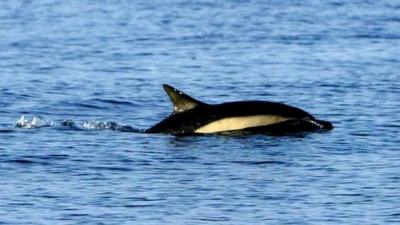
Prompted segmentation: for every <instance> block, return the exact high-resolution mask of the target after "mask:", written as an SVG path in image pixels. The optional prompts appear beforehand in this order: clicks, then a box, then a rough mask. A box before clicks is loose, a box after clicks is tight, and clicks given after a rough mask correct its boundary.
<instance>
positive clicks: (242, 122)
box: [195, 115, 291, 133]
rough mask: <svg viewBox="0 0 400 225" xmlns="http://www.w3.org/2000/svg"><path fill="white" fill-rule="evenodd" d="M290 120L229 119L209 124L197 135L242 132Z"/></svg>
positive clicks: (274, 117)
mask: <svg viewBox="0 0 400 225" xmlns="http://www.w3.org/2000/svg"><path fill="white" fill-rule="evenodd" d="M289 119H291V118H287V117H281V116H276V115H257V116H239V117H228V118H224V119H220V120H216V121H213V122H211V123H208V124H206V125H204V126H202V127H200V128H198V129H197V130H195V133H216V132H223V131H231V130H242V129H245V128H249V127H259V126H267V125H272V124H276V123H280V122H284V121H287V120H289Z"/></svg>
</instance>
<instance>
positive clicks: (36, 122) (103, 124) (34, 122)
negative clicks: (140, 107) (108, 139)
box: [15, 116, 142, 132]
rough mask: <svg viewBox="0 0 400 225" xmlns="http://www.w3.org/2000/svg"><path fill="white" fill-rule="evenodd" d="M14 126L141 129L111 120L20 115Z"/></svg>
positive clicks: (125, 130) (117, 129) (123, 130)
mask: <svg viewBox="0 0 400 225" xmlns="http://www.w3.org/2000/svg"><path fill="white" fill-rule="evenodd" d="M15 127H17V128H22V129H36V128H42V127H55V128H64V129H65V128H67V129H74V130H114V131H120V132H142V130H140V129H137V128H134V127H131V126H129V125H126V124H122V123H117V122H112V121H96V120H88V121H74V120H59V121H47V120H46V119H44V118H43V117H40V116H32V117H26V116H21V117H20V118H19V119H18V120H17V122H16V123H15Z"/></svg>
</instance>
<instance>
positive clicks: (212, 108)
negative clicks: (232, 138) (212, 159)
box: [146, 101, 333, 134]
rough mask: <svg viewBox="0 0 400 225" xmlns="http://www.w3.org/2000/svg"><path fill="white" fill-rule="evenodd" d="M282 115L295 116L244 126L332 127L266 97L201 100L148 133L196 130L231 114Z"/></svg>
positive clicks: (262, 129) (274, 130) (268, 129)
mask: <svg viewBox="0 0 400 225" xmlns="http://www.w3.org/2000/svg"><path fill="white" fill-rule="evenodd" d="M262 114H264V115H278V116H282V117H287V118H294V119H292V120H288V121H285V122H281V123H278V124H273V125H268V126H259V127H251V128H246V129H243V130H242V131H244V132H246V133H269V134H283V133H294V132H303V131H313V130H319V129H328V130H330V129H332V128H333V126H332V124H331V123H330V122H326V121H321V120H317V119H315V118H314V117H313V116H312V115H310V114H309V113H307V112H305V111H303V110H301V109H299V108H296V107H292V106H288V105H285V104H282V103H275V102H265V101H242V102H228V103H223V104H217V105H208V104H204V103H203V104H200V105H199V106H197V107H195V108H193V109H190V110H187V111H184V112H181V113H172V114H171V115H169V116H168V117H167V118H165V119H164V120H162V121H161V122H159V123H157V124H156V125H154V126H153V127H151V128H150V129H148V130H147V131H146V132H147V133H172V134H193V133H194V131H195V130H196V129H198V128H200V127H202V126H203V125H205V124H207V123H210V122H212V121H216V120H219V119H223V118H228V117H240V116H253V115H262Z"/></svg>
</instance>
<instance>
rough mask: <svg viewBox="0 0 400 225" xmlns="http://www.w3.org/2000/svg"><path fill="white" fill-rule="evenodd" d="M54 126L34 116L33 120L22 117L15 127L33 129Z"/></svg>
mask: <svg viewBox="0 0 400 225" xmlns="http://www.w3.org/2000/svg"><path fill="white" fill-rule="evenodd" d="M51 125H52V124H51V123H50V122H48V121H46V120H45V119H43V118H42V117H39V116H33V117H31V118H29V117H28V118H26V117H25V116H21V117H20V118H19V119H18V121H17V122H16V123H15V126H16V127H18V128H23V129H33V128H40V127H49V126H51Z"/></svg>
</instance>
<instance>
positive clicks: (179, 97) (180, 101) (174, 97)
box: [163, 84, 205, 113]
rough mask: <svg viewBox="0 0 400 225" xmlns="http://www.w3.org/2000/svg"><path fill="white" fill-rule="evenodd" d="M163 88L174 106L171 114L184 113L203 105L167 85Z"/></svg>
mask: <svg viewBox="0 0 400 225" xmlns="http://www.w3.org/2000/svg"><path fill="white" fill-rule="evenodd" d="M163 87H164V90H165V92H167V94H168V96H169V98H170V99H171V101H172V103H173V105H174V112H173V113H180V112H184V111H187V110H189V109H193V108H195V107H197V106H199V105H204V104H205V103H203V102H200V101H198V100H196V99H194V98H192V97H190V96H189V95H187V94H185V93H183V92H182V91H179V90H178V89H176V88H174V87H171V86H169V85H168V84H164V85H163Z"/></svg>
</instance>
